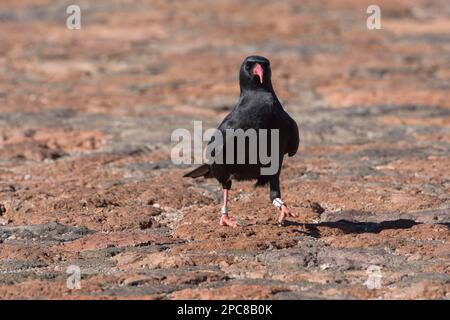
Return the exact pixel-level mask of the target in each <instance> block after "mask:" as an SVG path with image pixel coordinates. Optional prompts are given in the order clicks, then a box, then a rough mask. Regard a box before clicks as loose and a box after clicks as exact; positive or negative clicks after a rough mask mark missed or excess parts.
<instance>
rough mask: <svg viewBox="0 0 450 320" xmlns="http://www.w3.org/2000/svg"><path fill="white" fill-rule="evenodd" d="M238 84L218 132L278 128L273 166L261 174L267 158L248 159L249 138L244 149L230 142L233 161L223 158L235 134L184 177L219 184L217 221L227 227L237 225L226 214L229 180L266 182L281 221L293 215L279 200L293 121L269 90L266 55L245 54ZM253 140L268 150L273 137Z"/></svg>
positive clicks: (292, 146) (294, 135) (293, 148)
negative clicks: (220, 201) (234, 103)
mask: <svg viewBox="0 0 450 320" xmlns="http://www.w3.org/2000/svg"><path fill="white" fill-rule="evenodd" d="M239 85H240V89H241V94H240V98H239V102H238V104H237V106H236V107H235V108H234V109H233V111H232V112H231V113H230V114H228V116H227V117H225V119H224V120H223V121H222V123H221V124H220V125H219V127H218V132H220V133H222V135H223V137H226V130H227V129H234V130H237V129H242V130H244V131H245V132H247V130H249V129H255V130H256V132H259V131H260V129H266V130H268V131H270V132H272V131H273V129H278V133H279V136H278V138H279V139H278V141H276V142H277V143H278V147H279V148H278V154H277V156H278V159H279V160H278V165H277V167H276V169H275V170H274V172H272V173H270V174H262V172H261V169H262V168H267V167H268V166H269V165H268V164H267V162H265V163H263V162H262V161H261V160H260V159H258V160H257V162H256V163H255V162H251V161H250V159H251V157H252V154H251V153H250V141H249V139H247V140H246V141H245V144H244V145H245V149H244V150H242V148H241V149H236V146H237V144H235V145H234V147H235V152H234V159H233V160H234V162H232V163H229V161H225V159H226V150H228V149H227V148H226V145H227V144H229V143H230V141H231V140H230V139H235V138H228V139H227V138H224V139H223V142H222V144H221V145H219V146H218V147H217V146H216V148H215V149H214V151H213V152H212V153H211V154H212V156H213V157H212V159H211V160H212V161H211V162H210V163H207V164H203V165H201V166H200V167H198V168H196V169H195V170H193V171H191V172H189V173H187V174H185V175H184V177H192V178H197V177H205V178H211V177H214V178H216V179H217V180H218V181H219V182H220V183H221V184H222V187H223V191H224V192H223V207H222V210H221V218H220V225H222V226H231V227H236V226H237V222H236V221H235V220H232V219H230V218H229V216H228V193H229V190H230V189H231V184H232V180H233V179H236V180H254V179H256V180H257V181H256V186H262V185H265V184H267V183H269V193H270V200H271V201H272V203H273V204H274V205H275V207H277V208H278V210H279V211H280V214H279V217H278V222H279V223H280V224H283V222H284V220H285V219H286V217H287V216H292V217H296V215H295V214H293V213H292V212H290V210H289V209H288V207H287V205H286V204H285V203H284V202H283V201H282V200H281V192H280V171H281V165H282V162H283V157H284V155H285V154H288V155H289V156H290V157H292V156H294V155H295V154H296V153H297V150H298V146H299V133H298V127H297V123H296V122H295V120H293V119H292V118H291V117H290V116H289V115H288V114H287V113H286V111H284V109H283V107H282V106H281V103H280V101H279V100H278V98H277V96H276V94H275V92H274V90H273V87H272V81H271V70H270V62H269V60H268V59H266V58H264V57H261V56H249V57H247V58H246V59H245V60H244V62H243V63H242V66H241V69H240V71H239ZM275 131H276V130H275ZM264 139H266V140H264ZM263 140H264V141H263ZM214 141H215V138H214V137H213V138H212V139H211V141H210V142H209V144H208V146H211V145H212V144H213V142H214ZM257 141H258V144H257V146H258V151H259V148H260V143H261V142H266V145H267V148H266V149H265V150H272V149H271V147H272V144H273V143H274V141H272V139H271V135H270V133H268V134H267V138H265V137H264V136H263V137H261V136H259V135H258V136H257ZM230 150H231V147H230ZM239 152H240V153H241V156H242V152H243V153H244V154H245V161H244V163H242V161H241V163H239V162H236V159H237V157H238V154H237V153H239ZM274 153H275V152H274ZM218 155H220V156H221V157H223V159H224V160H223V161H222V162H220V161H217V159H218V158H219V157H218ZM273 156H275V155H273V154H270V157H271V159H272V157H273Z"/></svg>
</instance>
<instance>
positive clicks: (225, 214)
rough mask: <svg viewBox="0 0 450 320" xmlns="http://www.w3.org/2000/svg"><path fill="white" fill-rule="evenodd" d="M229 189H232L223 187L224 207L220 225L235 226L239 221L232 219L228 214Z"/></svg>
mask: <svg viewBox="0 0 450 320" xmlns="http://www.w3.org/2000/svg"><path fill="white" fill-rule="evenodd" d="M229 191H230V190H229V189H223V207H222V210H221V216H220V225H221V226H228V227H232V228H235V227H236V226H237V222H236V221H235V220H232V219H230V217H229V216H228V192H229Z"/></svg>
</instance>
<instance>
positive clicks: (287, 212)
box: [278, 204, 297, 225]
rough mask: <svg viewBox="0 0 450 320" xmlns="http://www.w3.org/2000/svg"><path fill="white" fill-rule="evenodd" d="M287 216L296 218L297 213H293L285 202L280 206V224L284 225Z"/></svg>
mask: <svg viewBox="0 0 450 320" xmlns="http://www.w3.org/2000/svg"><path fill="white" fill-rule="evenodd" d="M287 217H293V218H296V217H297V215H296V214H295V213H293V212H292V211H291V210H289V208H288V207H287V206H286V205H285V204H283V205H282V206H281V208H280V214H279V216H278V223H279V224H280V225H284V221H285V220H286V218H287Z"/></svg>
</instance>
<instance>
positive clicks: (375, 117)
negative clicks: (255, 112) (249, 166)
mask: <svg viewBox="0 0 450 320" xmlns="http://www.w3.org/2000/svg"><path fill="white" fill-rule="evenodd" d="M73 2H74V1H50V0H21V1H2V2H1V4H0V37H1V41H0V222H1V224H2V226H0V298H50V299H53V298H65V299H75V298H83V299H88V298H95V299H97V298H98V299H109V298H115V299H117V298H120V299H122V298H127V299H128V298H130V299H134V298H145V299H198V298H201V299H209V298H225V299H233V298H245V299H247V298H250V299H258V298H271V299H298V298H346V299H352V298H357V299H367V298H370V299H372V298H373V299H378V298H382V299H383V298H389V299H417V298H424V299H433V298H439V299H449V297H450V232H449V224H450V195H449V194H450V99H449V92H450V33H449V31H450V6H449V2H448V1H447V0H440V1H428V0H412V1H410V0H408V1H406V0H404V1H390V0H389V1H388V0H383V1H380V0H377V1H374V0H370V1H356V0H332V1H317V0H308V1H301V2H300V1H284V2H281V1H279V2H271V1H237V0H233V1H211V2H209V1H208V3H207V4H206V1H200V0H198V1H192V0H188V1H179V2H176V1H167V0H160V1H131V0H130V1H118V0H115V1H77V3H79V4H80V6H81V9H82V28H81V30H68V29H66V27H65V19H66V17H67V15H66V13H65V9H66V7H67V5H69V4H72V3H73ZM372 3H377V4H378V5H380V6H381V9H382V28H383V29H382V30H374V31H369V30H367V28H366V18H367V14H366V13H365V11H366V8H367V6H368V5H369V4H372ZM254 53H257V54H260V55H265V56H267V57H269V58H270V59H271V61H272V69H273V79H274V85H275V89H276V90H277V93H278V95H279V97H280V98H281V99H282V102H283V104H284V106H285V108H286V109H287V110H288V111H289V112H290V113H291V114H292V115H293V116H294V117H295V118H296V120H297V121H298V122H299V124H300V134H301V141H302V142H301V148H300V152H299V155H298V156H296V157H294V158H290V159H288V161H286V163H285V166H284V170H283V174H282V188H283V190H282V191H283V195H284V197H285V200H286V201H287V202H288V203H289V204H290V205H291V206H292V208H293V209H294V210H295V211H296V212H297V213H298V214H299V215H300V217H299V218H297V219H291V220H290V222H289V223H288V225H287V226H286V227H278V226H276V225H275V221H276V212H275V209H274V208H273V206H272V205H271V204H270V202H269V201H268V195H267V190H265V189H260V188H258V189H254V188H253V186H252V185H251V183H235V184H234V186H233V190H232V200H233V201H232V204H231V213H232V214H233V215H234V216H235V217H237V218H239V219H241V220H243V221H245V222H246V226H245V227H241V228H238V229H235V230H232V229H227V228H222V227H219V226H218V212H219V210H220V197H221V190H220V188H219V185H218V184H217V183H216V182H215V181H213V180H199V181H193V180H190V179H189V180H187V179H182V178H181V176H182V174H183V173H184V172H186V170H188V169H189V168H188V167H179V166H175V165H173V164H172V162H171V161H170V150H171V146H172V145H173V143H172V142H171V140H170V133H171V132H172V130H173V129H174V128H187V129H192V121H193V120H202V121H204V127H205V128H210V127H214V126H216V125H217V124H218V122H220V121H221V119H222V118H223V117H224V116H225V115H226V114H227V112H229V111H230V110H231V109H232V108H233V106H234V104H235V103H236V101H237V96H238V94H239V88H238V82H237V72H238V68H239V66H240V63H241V61H242V59H243V58H244V57H245V56H247V55H249V54H254ZM70 265H76V266H79V267H80V268H81V272H82V280H81V289H79V290H75V289H74V290H70V289H68V288H67V286H66V279H67V277H68V274H66V270H67V267H68V266H70ZM370 266H378V267H379V268H380V269H381V276H382V277H381V287H380V288H378V289H369V288H368V287H367V286H366V285H365V282H366V280H367V279H368V269H369V267H370Z"/></svg>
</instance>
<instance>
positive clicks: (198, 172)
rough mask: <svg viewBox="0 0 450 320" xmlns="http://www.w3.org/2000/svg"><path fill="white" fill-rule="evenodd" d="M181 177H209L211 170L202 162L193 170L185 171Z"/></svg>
mask: <svg viewBox="0 0 450 320" xmlns="http://www.w3.org/2000/svg"><path fill="white" fill-rule="evenodd" d="M183 177H191V178H198V177H205V178H210V177H211V171H210V168H209V165H208V164H202V165H201V166H200V167H198V168H195V169H194V170H192V171H190V172H188V173H186V174H185V175H184V176H183Z"/></svg>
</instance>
